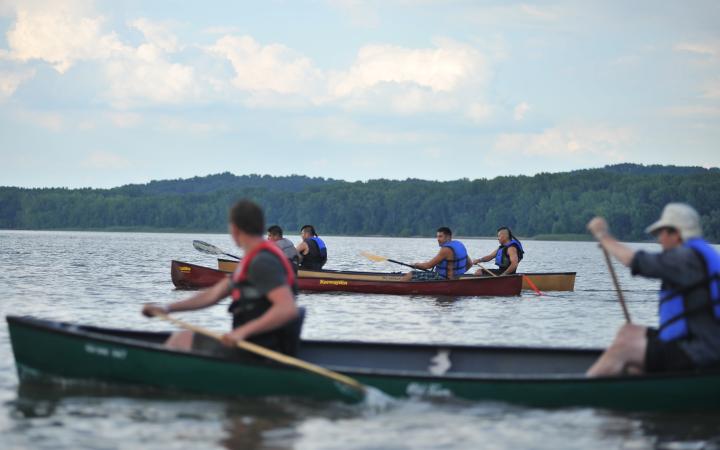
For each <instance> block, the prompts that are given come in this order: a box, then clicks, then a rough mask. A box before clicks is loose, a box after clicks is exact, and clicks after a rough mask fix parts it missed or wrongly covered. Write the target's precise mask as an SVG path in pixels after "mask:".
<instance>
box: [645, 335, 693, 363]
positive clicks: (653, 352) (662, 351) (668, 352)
mask: <svg viewBox="0 0 720 450" xmlns="http://www.w3.org/2000/svg"><path fill="white" fill-rule="evenodd" d="M646 337H647V348H646V349H645V372H648V373H652V372H682V371H688V370H693V369H694V368H695V364H693V362H692V360H691V359H690V357H689V356H688V355H687V353H685V350H683V349H682V347H681V346H680V344H679V341H677V340H676V341H670V342H665V341H662V340H660V336H659V335H658V330H657V329H655V328H648V329H647V333H646Z"/></svg>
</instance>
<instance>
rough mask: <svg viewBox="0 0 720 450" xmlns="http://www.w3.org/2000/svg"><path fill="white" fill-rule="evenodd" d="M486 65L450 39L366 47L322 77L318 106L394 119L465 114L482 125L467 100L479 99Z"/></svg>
mask: <svg viewBox="0 0 720 450" xmlns="http://www.w3.org/2000/svg"><path fill="white" fill-rule="evenodd" d="M489 66H490V64H489V62H488V61H487V58H486V57H485V56H484V55H483V54H482V53H481V52H480V51H478V50H477V49H475V48H474V47H471V46H469V45H465V44H461V43H457V42H454V41H450V40H439V41H437V43H436V46H435V47H434V48H420V49H413V48H406V47H400V46H394V45H380V44H377V45H368V46H365V47H362V48H361V49H360V50H359V51H358V55H357V57H356V59H355V61H354V62H353V64H352V66H351V67H350V68H349V69H348V70H346V71H336V72H332V73H330V74H329V75H328V81H327V83H328V87H327V90H328V94H327V96H326V97H325V98H324V99H323V100H322V101H323V102H327V103H335V104H339V105H341V106H343V107H344V108H346V109H352V110H356V109H360V110H372V111H377V112H387V111H392V112H395V113H400V114H413V113H418V112H450V111H460V112H464V111H468V115H469V116H470V117H471V118H479V117H480V116H482V118H481V120H484V118H486V116H487V114H486V113H487V110H482V111H481V110H480V109H478V108H477V107H476V106H475V105H474V104H468V99H470V98H478V97H482V94H483V90H484V88H485V85H486V84H487V82H488V80H489V78H490V67H489ZM482 107H483V108H485V105H483V106H482Z"/></svg>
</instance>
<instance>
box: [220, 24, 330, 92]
mask: <svg viewBox="0 0 720 450" xmlns="http://www.w3.org/2000/svg"><path fill="white" fill-rule="evenodd" d="M208 50H209V51H210V52H211V53H214V54H216V55H218V56H221V57H223V58H227V59H228V60H229V61H230V63H231V64H232V66H233V69H234V70H235V78H233V80H232V84H233V85H234V86H235V87H236V88H238V89H240V90H243V91H250V92H254V91H271V92H274V93H277V94H302V95H306V96H310V95H313V94H314V89H315V86H316V85H317V83H318V82H319V81H321V78H322V74H321V73H320V71H319V70H317V69H316V68H315V67H314V66H313V63H312V61H310V59H309V58H307V57H305V56H303V55H301V54H299V53H297V52H295V51H294V50H292V49H290V48H288V47H286V46H284V45H282V44H269V45H261V44H260V43H258V42H257V41H256V40H255V39H253V38H252V37H251V36H239V37H236V36H224V37H222V38H221V39H219V40H218V41H217V42H216V43H215V44H214V45H213V46H211V47H209V48H208Z"/></svg>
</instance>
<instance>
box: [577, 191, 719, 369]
mask: <svg viewBox="0 0 720 450" xmlns="http://www.w3.org/2000/svg"><path fill="white" fill-rule="evenodd" d="M588 230H590V232H591V233H592V234H593V236H594V237H595V238H596V239H597V240H598V242H599V243H600V245H601V246H602V247H603V248H604V249H605V250H607V252H608V253H610V254H611V255H612V256H614V257H615V258H616V259H617V260H618V261H620V262H621V263H623V264H624V265H626V266H629V267H630V269H631V271H632V273H633V275H642V276H645V277H648V278H659V279H660V280H661V281H662V285H661V290H660V307H659V312H660V314H659V315H660V326H659V328H657V329H655V328H647V327H644V326H640V325H634V324H626V325H624V326H623V327H622V328H621V329H620V331H619V332H618V333H617V335H616V337H615V340H614V342H613V343H612V345H611V346H610V347H609V348H608V349H607V350H606V351H605V352H604V353H603V355H602V356H601V357H600V358H599V359H598V360H597V362H595V364H594V365H593V366H592V367H591V368H590V369H589V370H588V373H587V374H588V376H611V375H619V374H622V373H624V372H626V371H627V372H631V373H643V372H676V371H684V370H685V371H686V370H693V369H697V368H709V367H718V366H720V255H718V253H717V252H716V251H715V250H714V249H713V248H712V247H711V246H710V245H709V244H708V243H707V242H705V241H704V240H703V239H702V229H701V227H700V216H699V215H698V213H697V212H696V211H695V210H694V209H693V208H692V207H690V206H689V205H686V204H682V203H670V204H668V205H667V206H666V207H665V209H664V210H663V214H662V216H661V218H660V220H658V221H657V222H655V223H654V224H652V225H650V226H649V227H648V228H647V230H646V231H647V232H649V233H651V234H653V235H654V236H656V237H657V239H658V242H659V243H660V245H661V246H662V249H663V251H662V252H661V253H648V252H645V251H635V250H633V249H631V248H630V247H628V246H626V245H623V244H621V243H620V242H618V241H617V240H615V238H613V237H612V236H611V235H610V234H609V232H608V225H607V223H606V222H605V220H604V219H603V218H600V217H596V218H594V219H593V220H591V221H590V223H588Z"/></svg>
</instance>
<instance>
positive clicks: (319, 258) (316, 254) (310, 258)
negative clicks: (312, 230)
mask: <svg viewBox="0 0 720 450" xmlns="http://www.w3.org/2000/svg"><path fill="white" fill-rule="evenodd" d="M304 242H305V244H307V246H308V252H307V255H303V258H302V262H300V268H301V269H308V270H320V269H322V268H323V266H324V265H325V263H326V262H327V246H326V245H325V242H323V240H322V239H320V238H319V237H317V236H313V237H311V238H308V239H305V241H304Z"/></svg>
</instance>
